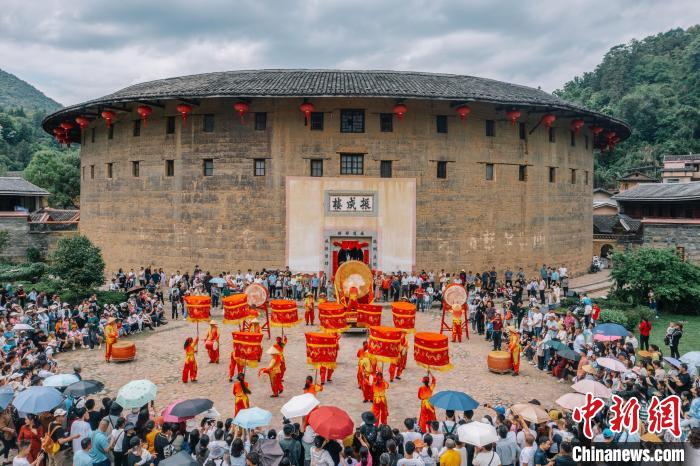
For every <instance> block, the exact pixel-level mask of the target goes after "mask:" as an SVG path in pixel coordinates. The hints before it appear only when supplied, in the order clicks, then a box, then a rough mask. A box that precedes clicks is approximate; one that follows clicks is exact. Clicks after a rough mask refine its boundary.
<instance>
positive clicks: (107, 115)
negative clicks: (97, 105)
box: [101, 110, 117, 128]
mask: <svg viewBox="0 0 700 466" xmlns="http://www.w3.org/2000/svg"><path fill="white" fill-rule="evenodd" d="M101 115H102V118H103V119H104V121H106V122H107V128H109V127H110V126H111V125H112V120H114V118H115V117H116V116H117V115H116V114H115V113H114V112H113V111H111V110H103V111H102V113H101Z"/></svg>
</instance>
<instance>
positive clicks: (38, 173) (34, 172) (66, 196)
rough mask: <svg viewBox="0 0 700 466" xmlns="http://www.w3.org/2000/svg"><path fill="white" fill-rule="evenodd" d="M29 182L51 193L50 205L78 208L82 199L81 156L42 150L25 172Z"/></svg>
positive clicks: (36, 154)
mask: <svg viewBox="0 0 700 466" xmlns="http://www.w3.org/2000/svg"><path fill="white" fill-rule="evenodd" d="M24 178H25V179H26V180H27V181H30V182H32V183H34V184H35V185H37V186H40V187H42V188H44V189H46V190H47V191H49V192H50V193H51V196H50V197H49V205H51V206H52V207H58V208H70V207H77V206H78V204H79V198H80V156H79V155H78V153H77V152H76V151H69V152H59V151H56V150H52V149H42V150H40V151H38V152H36V153H35V154H34V156H33V157H32V160H31V162H29V165H28V166H27V168H26V169H25V170H24Z"/></svg>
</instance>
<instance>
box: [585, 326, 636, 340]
mask: <svg viewBox="0 0 700 466" xmlns="http://www.w3.org/2000/svg"><path fill="white" fill-rule="evenodd" d="M627 334H629V331H628V330H627V329H626V328H625V327H623V326H622V325H620V324H612V323H607V324H600V325H596V326H595V327H593V336H594V338H595V336H596V335H603V336H605V337H618V338H625V337H626V336H627Z"/></svg>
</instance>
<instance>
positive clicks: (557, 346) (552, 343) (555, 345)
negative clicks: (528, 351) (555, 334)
mask: <svg viewBox="0 0 700 466" xmlns="http://www.w3.org/2000/svg"><path fill="white" fill-rule="evenodd" d="M544 346H546V347H548V348H551V349H553V350H556V351H559V350H562V349H566V348H568V346H566V345H565V344H564V343H562V342H560V341H558V340H549V341H547V342H546V343H545V344H544Z"/></svg>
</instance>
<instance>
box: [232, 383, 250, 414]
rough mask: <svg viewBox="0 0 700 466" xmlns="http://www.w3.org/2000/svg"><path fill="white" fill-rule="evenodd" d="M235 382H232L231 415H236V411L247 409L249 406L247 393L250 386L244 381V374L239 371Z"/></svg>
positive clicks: (248, 393)
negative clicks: (232, 401) (232, 399)
mask: <svg viewBox="0 0 700 466" xmlns="http://www.w3.org/2000/svg"><path fill="white" fill-rule="evenodd" d="M237 379H238V380H236V383H234V384H233V397H234V405H233V417H236V414H238V411H240V410H241V409H248V408H249V407H250V400H249V399H248V395H250V387H249V386H248V382H246V381H245V374H244V373H243V372H241V373H240V374H238V377H237Z"/></svg>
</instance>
